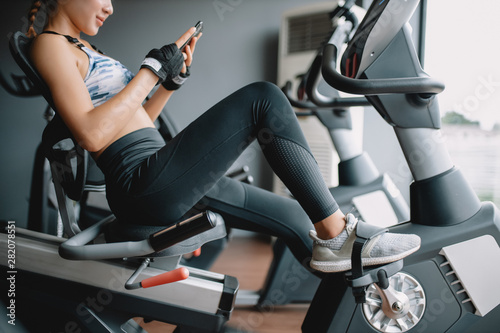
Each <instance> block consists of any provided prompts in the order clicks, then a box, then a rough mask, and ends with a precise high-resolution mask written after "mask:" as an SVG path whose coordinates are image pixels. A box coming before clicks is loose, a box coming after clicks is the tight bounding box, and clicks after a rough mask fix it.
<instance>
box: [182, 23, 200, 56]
mask: <svg viewBox="0 0 500 333" xmlns="http://www.w3.org/2000/svg"><path fill="white" fill-rule="evenodd" d="M194 27H195V28H196V31H195V32H194V33H193V34H192V35H191V36H189V39H188V40H187V41H186V42H185V43H184V44H182V46H181V47H180V48H179V49H180V50H181V51H182V50H183V49H184V48H185V47H186V45H188V44H189V43H190V42H191V39H193V37H196V36H198V35H199V34H200V33H201V32H202V31H203V22H202V21H198V23H196V25H195V26H194Z"/></svg>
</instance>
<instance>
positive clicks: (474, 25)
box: [425, 0, 500, 206]
mask: <svg viewBox="0 0 500 333" xmlns="http://www.w3.org/2000/svg"><path fill="white" fill-rule="evenodd" d="M499 13H500V2H499V1H498V0H483V1H480V2H459V1H456V0H439V1H434V0H431V1H427V27H426V41H425V43H426V44H425V71H426V72H427V73H429V75H431V76H433V77H436V78H439V79H441V80H443V81H444V83H445V84H446V89H445V91H444V92H443V93H441V94H440V95H439V102H440V106H441V113H442V120H443V126H442V131H443V134H444V135H445V136H446V138H447V145H448V148H449V150H450V154H451V157H452V159H453V161H454V162H455V164H456V165H457V166H458V167H460V168H461V169H462V171H463V173H464V174H465V176H466V178H467V179H468V180H469V181H470V183H471V185H472V187H473V188H474V190H475V191H476V193H477V194H478V196H479V198H480V199H481V200H483V201H485V200H487V201H494V202H495V203H496V204H497V205H498V206H500V38H499V35H500V20H499V19H498V18H499Z"/></svg>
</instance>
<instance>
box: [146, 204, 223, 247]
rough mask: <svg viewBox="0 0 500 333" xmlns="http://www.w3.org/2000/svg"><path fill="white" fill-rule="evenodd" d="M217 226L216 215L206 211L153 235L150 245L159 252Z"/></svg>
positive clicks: (150, 237) (150, 238)
mask: <svg viewBox="0 0 500 333" xmlns="http://www.w3.org/2000/svg"><path fill="white" fill-rule="evenodd" d="M216 224H217V216H216V214H215V213H213V212H211V211H206V212H203V213H200V214H197V215H195V216H193V217H190V218H188V219H186V220H184V221H182V222H179V223H177V224H174V225H172V226H170V227H168V228H165V229H163V230H161V231H158V232H157V233H154V234H152V235H151V236H149V243H150V244H151V247H152V248H153V249H154V250H155V251H156V252H159V251H162V250H164V249H166V248H168V247H170V246H172V245H174V244H177V243H179V242H182V241H184V240H186V239H188V238H190V237H193V236H195V235H197V234H199V233H202V232H204V231H207V230H210V229H212V228H213V227H215V225H216Z"/></svg>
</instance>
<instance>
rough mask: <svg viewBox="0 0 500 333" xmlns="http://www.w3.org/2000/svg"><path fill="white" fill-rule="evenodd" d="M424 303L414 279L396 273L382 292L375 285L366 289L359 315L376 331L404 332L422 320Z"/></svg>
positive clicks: (418, 284) (421, 293) (404, 274)
mask: <svg viewBox="0 0 500 333" xmlns="http://www.w3.org/2000/svg"><path fill="white" fill-rule="evenodd" d="M394 296H395V297H396V298H395V297H394ZM425 304H426V300H425V293H424V289H423V288H422V286H421V285H420V283H419V282H418V281H417V280H416V279H415V278H414V277H412V276H410V275H408V274H406V273H402V272H399V273H396V274H394V275H393V276H391V277H390V278H389V287H388V288H387V289H385V290H382V289H380V287H379V286H377V285H376V284H371V285H370V286H369V287H368V288H367V290H366V303H364V304H363V315H364V316H365V319H366V320H367V321H368V322H369V323H370V325H371V326H372V327H373V328H375V329H376V330H377V331H379V332H384V333H386V332H387V333H389V332H406V331H408V330H410V329H411V328H413V327H414V326H415V325H417V323H418V322H419V321H420V319H422V316H423V315H424V311H425Z"/></svg>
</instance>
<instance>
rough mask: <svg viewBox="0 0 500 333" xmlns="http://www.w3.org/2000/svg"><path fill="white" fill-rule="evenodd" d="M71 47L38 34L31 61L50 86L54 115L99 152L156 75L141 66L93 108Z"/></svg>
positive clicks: (137, 105) (81, 141) (83, 143)
mask: <svg viewBox="0 0 500 333" xmlns="http://www.w3.org/2000/svg"><path fill="white" fill-rule="evenodd" d="M72 47H73V46H72V45H71V44H69V43H68V42H67V41H66V40H65V39H63V38H51V37H49V36H43V35H42V36H40V37H38V38H37V39H36V40H35V42H34V43H33V47H32V53H31V57H32V61H33V63H34V65H35V67H36V68H37V70H38V71H39V73H40V75H41V76H42V78H43V79H44V81H45V82H46V83H47V85H48V86H49V88H50V92H51V95H52V98H53V100H54V104H55V106H56V108H57V112H58V114H59V115H60V116H61V118H62V119H63V120H64V122H65V124H66V125H67V126H68V128H69V130H70V131H71V133H72V134H73V136H74V137H75V139H76V140H77V142H78V143H79V144H80V145H81V146H82V148H84V149H86V150H88V151H90V152H94V151H99V150H100V149H102V148H103V147H105V146H106V145H107V144H108V143H109V142H110V141H111V140H112V139H113V138H114V137H115V136H116V135H117V134H118V133H119V131H120V130H122V129H123V128H124V127H125V126H126V125H127V123H128V122H129V121H130V119H131V118H132V117H133V116H134V114H135V112H136V111H137V110H138V109H139V108H141V105H142V103H143V101H144V99H145V98H146V97H147V95H148V94H149V93H150V92H151V90H152V89H153V87H154V86H155V84H156V83H157V81H158V77H157V76H156V75H155V74H154V73H153V72H151V71H149V70H147V69H141V70H140V71H139V72H138V74H137V75H136V76H135V77H134V79H132V81H131V82H130V83H129V84H128V85H127V86H126V87H125V88H124V89H123V90H122V91H121V92H119V93H118V94H116V95H115V96H114V97H113V98H111V99H110V100H109V101H107V102H105V103H103V104H102V105H100V106H98V107H95V108H94V106H93V104H92V101H91V98H90V95H89V92H88V90H87V87H86V86H85V83H84V81H83V79H82V73H81V71H80V69H81V68H85V67H82V64H81V62H82V60H81V59H82V58H79V57H78V56H77V53H76V52H74V49H72ZM78 52H80V51H79V50H78ZM85 58H86V57H85ZM86 61H88V58H87V59H86Z"/></svg>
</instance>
